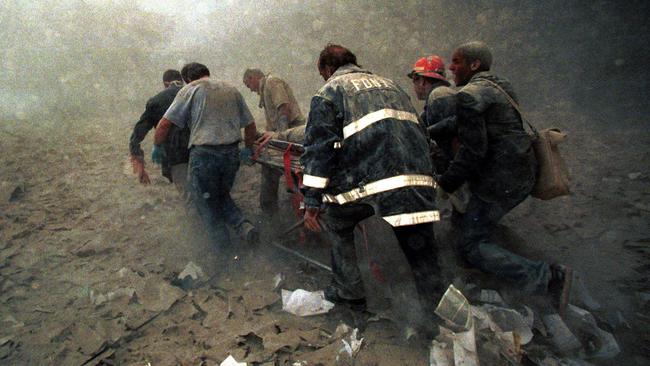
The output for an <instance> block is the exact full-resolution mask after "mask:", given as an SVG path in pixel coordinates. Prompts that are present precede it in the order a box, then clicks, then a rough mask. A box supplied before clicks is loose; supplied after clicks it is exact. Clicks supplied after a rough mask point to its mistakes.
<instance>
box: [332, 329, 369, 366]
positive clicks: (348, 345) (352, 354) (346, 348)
mask: <svg viewBox="0 0 650 366" xmlns="http://www.w3.org/2000/svg"><path fill="white" fill-rule="evenodd" d="M358 333H359V329H357V328H354V330H353V331H352V333H351V334H350V341H349V342H348V341H346V340H345V339H341V342H343V347H342V348H341V349H340V350H339V353H338V354H337V355H336V362H337V363H343V364H348V365H354V360H355V358H356V357H357V355H358V354H359V351H360V350H361V345H362V344H363V338H361V339H359V338H358Z"/></svg>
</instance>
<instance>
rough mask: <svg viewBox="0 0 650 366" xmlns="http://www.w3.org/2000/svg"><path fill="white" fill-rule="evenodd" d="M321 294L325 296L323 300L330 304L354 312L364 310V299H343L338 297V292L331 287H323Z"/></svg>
mask: <svg viewBox="0 0 650 366" xmlns="http://www.w3.org/2000/svg"><path fill="white" fill-rule="evenodd" d="M323 293H324V294H325V300H327V301H329V302H331V303H334V304H337V305H345V306H348V307H350V309H352V310H354V311H364V310H366V306H367V305H366V298H365V297H362V298H360V299H345V298H343V297H341V296H340V295H339V292H338V290H337V289H336V288H335V287H333V286H327V287H325V290H324V291H323Z"/></svg>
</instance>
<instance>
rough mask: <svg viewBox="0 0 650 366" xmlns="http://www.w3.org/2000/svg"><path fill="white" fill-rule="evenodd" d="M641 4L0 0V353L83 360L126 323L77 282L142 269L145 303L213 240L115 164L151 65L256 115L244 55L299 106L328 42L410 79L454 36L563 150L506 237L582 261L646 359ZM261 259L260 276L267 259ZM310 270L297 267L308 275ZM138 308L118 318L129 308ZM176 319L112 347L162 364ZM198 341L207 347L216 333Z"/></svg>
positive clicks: (249, 176)
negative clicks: (287, 88)
mask: <svg viewBox="0 0 650 366" xmlns="http://www.w3.org/2000/svg"><path fill="white" fill-rule="evenodd" d="M649 8H650V4H649V3H648V2H646V1H627V2H619V1H592V2H581V1H559V0H558V1H555V0H550V1H544V2H539V1H523V2H522V1H487V0H486V1H478V0H476V1H448V0H441V1H412V0H407V1H401V2H392V1H308V2H303V1H248V0H244V1H231V0H225V1H194V2H181V1H174V2H171V1H170V2H158V1H150V0H141V1H138V2H130V1H114V2H108V1H98V0H88V1H82V0H79V1H75V0H65V1H49V0H43V1H35V2H31V1H17V0H4V1H2V3H1V4H0V66H1V67H2V69H1V71H0V151H1V152H2V154H0V183H1V186H0V188H1V189H0V193H1V194H0V199H1V200H2V201H0V238H1V240H0V275H1V277H0V322H2V323H0V324H2V326H0V340H2V341H3V342H4V343H2V344H0V363H4V362H7V363H8V364H46V363H52V362H53V363H59V364H70V363H72V364H74V363H80V362H79V361H81V362H83V360H85V359H87V358H88V356H89V355H92V354H93V352H95V351H96V350H97V349H98V348H99V346H102V345H105V344H107V343H110V341H111V340H113V341H115V340H118V339H120V337H121V335H123V333H124V332H125V330H124V329H129V327H136V328H137V326H138V324H130V323H128V321H129V320H127V321H126V322H127V323H128V324H127V325H124V324H117V325H116V324H114V322H111V319H116V318H118V317H119V311H120V310H119V308H115V307H109V306H100V305H97V304H96V303H91V302H89V300H88V299H89V298H92V296H95V295H96V294H98V293H107V292H108V291H110V290H112V289H115V288H116V286H117V287H119V286H122V287H120V288H129V287H128V286H129V285H128V284H127V282H128V281H136V282H137V281H144V282H142V283H143V286H145V285H144V283H145V282H146V286H145V287H146V288H147V289H148V290H147V291H146V293H145V294H142V295H140V296H139V298H140V300H142V299H143V298H145V299H146V298H147V297H148V298H149V299H151V298H154V300H151V301H150V302H149V303H153V304H154V305H151V307H150V308H148V309H140V310H142V312H143V313H146V312H147V311H156V310H157V309H163V308H165V306H169V305H170V304H167V303H166V301H169V299H159V298H158V297H157V296H158V295H156V294H158V293H159V292H157V291H158V289H159V286H163V285H161V283H163V282H164V281H163V280H166V279H167V278H168V277H169V276H172V275H171V274H172V273H178V272H179V271H180V270H182V268H183V266H184V265H185V264H186V263H187V262H188V261H189V260H191V261H194V262H197V263H199V264H200V265H202V266H203V268H206V269H209V268H210V267H211V266H212V265H213V263H214V261H213V260H214V256H215V254H214V253H211V252H210V247H209V246H208V245H207V244H206V243H204V242H202V241H201V240H198V239H196V235H193V234H192V235H190V234H189V233H193V232H195V231H196V230H192V229H191V223H187V222H186V221H187V219H186V217H185V216H184V215H183V214H182V212H181V211H180V210H179V209H178V202H177V197H176V195H175V192H174V191H173V189H172V188H171V186H169V185H168V184H166V181H165V180H164V179H163V178H162V177H160V176H159V173H157V171H156V169H155V168H152V167H151V164H149V166H148V168H149V169H150V170H151V171H154V172H156V173H154V174H153V175H155V177H154V184H153V185H152V186H151V187H142V186H140V185H138V184H137V182H136V181H135V180H134V178H133V177H132V176H130V175H128V174H124V173H128V171H125V168H124V163H125V161H126V157H127V155H128V136H129V134H130V132H131V128H132V126H133V124H134V123H135V121H136V120H137V118H138V116H139V114H140V113H141V112H142V110H143V108H144V104H145V102H146V100H147V99H148V98H150V97H151V96H152V95H154V94H155V93H157V92H158V91H160V90H161V89H162V82H161V75H162V72H163V71H164V70H165V69H168V68H180V67H181V66H182V65H183V64H184V63H186V62H189V61H198V62H202V63H204V64H206V65H207V66H208V67H209V68H210V70H211V71H212V74H213V76H215V77H216V78H219V79H222V80H225V81H228V82H231V83H232V84H234V85H235V86H237V87H238V88H239V89H240V90H241V91H242V94H243V95H244V96H245V97H246V99H247V102H248V104H249V106H250V107H251V110H252V111H253V113H254V114H255V117H256V118H257V120H258V123H259V124H260V125H263V124H264V122H263V111H262V110H261V109H258V108H257V104H258V100H257V99H258V98H257V96H256V95H254V94H253V93H250V92H249V91H248V90H247V89H245V87H244V85H243V84H242V82H241V79H242V74H243V72H244V70H245V69H246V68H248V67H258V68H261V69H263V70H265V71H269V72H273V73H275V74H277V75H280V76H282V77H284V78H285V80H287V82H289V84H291V85H292V87H293V89H294V93H295V95H296V97H297V98H298V100H299V102H300V103H301V105H302V107H303V110H304V111H307V110H308V105H309V100H310V97H311V95H313V93H314V92H315V91H316V90H317V89H318V88H319V87H320V86H321V85H322V80H321V78H320V76H319V75H318V72H317V70H316V67H315V62H316V59H317V56H318V53H319V52H320V50H321V49H322V48H323V46H324V45H325V44H326V43H328V42H333V43H339V44H342V45H345V46H347V47H348V48H350V49H351V50H352V51H353V52H355V53H356V54H357V56H358V59H359V62H360V63H361V64H362V65H363V66H364V67H366V68H368V69H370V70H372V71H374V72H376V73H379V74H382V75H384V76H387V77H389V78H392V79H394V80H395V81H397V82H398V83H399V84H401V85H402V87H403V88H404V89H405V90H407V91H409V93H411V94H412V92H411V85H410V80H409V79H408V78H407V77H406V74H407V73H408V71H409V69H410V67H411V66H412V64H413V62H414V61H415V60H416V59H417V58H418V57H421V56H425V55H429V54H439V55H441V56H442V57H443V58H444V59H445V60H446V61H449V58H450V55H451V52H452V51H453V49H454V47H455V46H456V45H457V44H459V43H462V42H465V41H468V40H483V41H485V42H486V43H487V44H488V45H490V46H491V47H492V50H493V53H494V58H495V66H494V68H493V69H494V71H495V73H497V74H499V75H501V76H504V77H506V78H509V79H510V80H511V81H512V82H513V85H514V87H515V90H516V91H517V92H518V94H519V96H520V99H521V104H522V105H523V106H524V108H525V109H526V110H527V112H528V113H529V114H530V116H531V120H532V121H533V122H535V123H536V124H537V125H538V126H541V127H550V126H558V127H560V128H562V129H563V130H565V131H567V132H568V133H569V136H570V140H569V142H567V143H566V144H565V145H564V146H562V148H563V152H564V153H565V155H566V157H567V160H568V163H569V165H570V169H571V171H572V177H573V184H572V187H573V193H572V195H571V196H570V197H565V198H561V199H557V200H554V201H551V202H539V201H534V200H529V201H527V202H526V203H525V204H524V205H522V207H520V208H518V209H517V210H516V211H515V212H514V213H513V214H512V215H510V216H509V217H508V218H507V219H506V220H505V222H504V224H506V225H508V226H509V227H510V228H512V229H513V230H514V231H516V233H517V234H518V235H519V236H520V237H524V238H526V239H527V243H526V244H522V246H521V247H517V250H519V251H521V252H523V253H526V254H528V255H531V256H535V257H538V258H545V259H553V258H555V259H561V260H562V261H564V262H566V263H568V264H570V265H572V266H574V267H575V268H576V269H578V270H580V271H581V272H582V273H584V274H585V278H586V281H587V284H588V286H589V287H590V289H591V290H592V292H593V293H594V295H595V296H596V297H597V298H599V299H600V300H601V301H602V303H603V306H605V307H607V308H608V309H612V310H620V311H621V312H622V314H623V315H624V316H625V318H626V319H627V321H628V323H629V324H630V326H631V329H623V330H621V331H619V332H618V333H617V337H618V338H619V340H620V341H621V345H622V348H623V353H622V355H621V356H619V357H620V362H619V364H639V365H640V364H643V363H644V362H647V361H648V357H650V353H649V352H650V350H649V349H648V339H647V331H646V329H647V327H648V319H649V318H648V315H649V311H648V307H647V306H646V307H643V306H644V305H643V304H640V303H639V302H638V301H637V300H638V299H637V298H638V297H639V296H638V295H637V293H638V292H647V291H648V284H647V276H648V265H647V263H648V253H649V252H648V247H647V246H648V243H649V241H650V232H649V230H648V222H649V219H650V201H649V200H650V189H649V188H648V184H649V183H650V171H648V166H650V156H649V154H650V150H649V146H650V120H649V118H648V112H650V107H649V105H648V100H649V97H650V95H649V93H650V85H649V80H650V75H649V74H648V68H647V65H646V61H647V60H648V59H650V50H649V48H648V47H647V44H649V41H650V40H649V39H648V38H649V36H648V35H649V34H650V29H649V28H648V27H649V24H648V18H647V16H645V14H648V13H649V11H650V9H649ZM413 99H414V100H415V98H413ZM418 103H419V102H416V105H417V106H418V107H419V108H421V104H418ZM150 144H151V139H150V138H148V140H147V141H146V143H145V151H148V149H149V148H150ZM147 158H148V157H147ZM240 175H241V176H240V177H239V178H238V184H237V187H236V197H237V199H238V200H239V201H240V202H242V205H243V206H244V209H245V210H246V211H247V212H249V213H250V214H251V215H257V214H258V212H257V211H258V209H257V206H256V205H257V204H256V195H257V181H256V179H257V176H258V173H257V171H256V170H255V169H254V168H247V169H243V170H242V171H241V172H240ZM206 253H207V254H206ZM324 258H327V257H326V255H325V256H324ZM275 265H276V264H273V265H271V264H269V266H271V267H272V268H269V269H268V271H269V273H275V272H278V271H279V269H278V268H276V267H273V266H275ZM262 267H263V266H262ZM124 268H126V269H125V270H123V269H124ZM263 270H264V268H260V269H258V271H262V272H261V273H264V272H263ZM207 271H208V272H210V270H207ZM246 271H247V269H245V268H244V269H242V273H245V272H246ZM133 273H135V275H134V276H135V278H136V279H134V280H130V279H129V280H128V281H127V280H126V279H125V278H127V279H128V278H130V277H129V276H131V275H132V274H133ZM258 275H259V276H267V275H268V274H261V275H260V272H256V274H255V276H258ZM314 276H316V275H314ZM137 278H139V279H137ZM243 278H245V276H244V275H242V277H240V278H239V279H240V280H241V279H243ZM315 278H316V279H313V280H309V281H315V282H314V283H318V281H323V279H319V278H317V277H315ZM154 280H155V281H154ZM300 280H304V278H296V279H295V281H296V283H295V285H296V286H298V285H300ZM120 281H122V282H124V283H122V282H120ZM233 281H235V282H236V281H237V279H234V280H233ZM242 281H243V280H242ZM116 283H119V284H120V285H119V286H118V285H116ZM129 283H130V282H129ZM165 283H166V282H165ZM147 286H148V287H147ZM233 287H237V286H236V285H233ZM163 290H164V291H163ZM160 291H161V293H162V292H165V291H168V290H167V289H166V287H165V288H163V289H162V290H160ZM169 291H172V290H169ZM172 292H173V291H172ZM91 293H92V294H93V295H92V296H91V295H90V294H91ZM181 296H185V295H180V294H179V296H178V298H181ZM176 299H177V298H173V300H172V302H173V301H176ZM141 302H144V303H147V301H146V300H142V301H141ZM127 305H128V304H124V307H125V308H128V306H127ZM195 305H196V302H195V303H194V305H192V302H191V301H190V302H189V305H188V306H190V307H191V308H193V306H195ZM199 308H200V307H199ZM64 310H65V311H64ZM140 310H137V311H140ZM133 311H135V310H133ZM187 311H191V309H190V310H187ZM202 311H203V310H202ZM198 313H199V314H201V312H198ZM79 315H83V316H81V317H79ZM122 315H124V314H122ZM185 315H186V314H185ZM138 316H139V315H136V314H135V313H133V314H131V313H129V316H128V317H127V318H129V319H131V320H133V321H135V322H136V323H137V321H136V320H137V319H146V317H145V316H142V317H138ZM203 316H204V315H203ZM199 317H200V316H199ZM82 319H85V320H84V321H82ZM134 319H136V320H134ZM179 322H180V320H179ZM113 327H115V328H113ZM179 329H181V330H179ZM179 329H172V330H170V331H168V333H166V334H172V335H178V334H181V335H182V336H179V337H177V339H175V340H173V341H169V339H168V340H167V341H165V340H164V339H165V338H170V339H171V338H174V337H172V336H169V335H168V336H166V337H165V336H160V337H158V336H157V335H153V333H152V334H149V335H147V337H149V338H146V337H145V338H146V339H147V341H142V342H141V343H138V342H137V341H136V342H135V343H133V344H132V345H130V347H131V348H130V349H131V350H132V351H133V352H130V351H129V352H127V351H124V350H122V351H118V352H117V353H116V355H117V356H116V357H117V359H118V360H121V361H122V363H129V362H141V361H142V360H158V361H159V362H162V363H160V364H165V362H164V360H166V359H164V358H162V357H164V356H163V354H164V352H163V351H161V350H159V349H155V347H153V348H151V349H149V350H147V347H149V345H150V344H152V343H156V342H160V344H164V345H165V346H164V347H169V346H170V343H165V342H177V343H175V344H173V347H174V348H175V349H181V350H185V351H179V352H180V354H181V356H178V357H181V358H182V357H186V356H187V357H188V359H189V358H191V356H192V355H194V356H197V355H200V352H199V351H197V350H196V347H197V346H196V339H192V338H191V337H189V338H188V336H187V334H188V332H189V331H187V329H186V328H183V327H181V328H179ZM196 332H198V331H195V334H198V333H196ZM159 333H160V332H159ZM156 337H158V338H156ZM197 337H198V336H197ZM195 338H196V337H195ZM206 339H207V335H206ZM153 340H155V342H154V341H153ZM201 342H208V341H201ZM199 343H200V342H199ZM206 344H207V346H206ZM164 347H162V348H164ZM220 347H221V348H220ZM200 348H201V349H203V350H208V351H206V352H208V353H209V352H210V351H209V350H210V349H212V352H215V354H216V353H218V352H217V350H222V349H223V345H219V344H209V343H202V345H201V347H200ZM147 352H149V353H147ZM219 352H221V351H219ZM422 352H424V351H421V352H420V356H421V354H422ZM416 354H417V352H416ZM219 356H220V354H219ZM210 357H212V356H210ZM214 357H215V358H217V355H215V356H214ZM423 359H424V358H423ZM177 361H178V359H177ZM178 362H180V361H178ZM415 364H418V363H415Z"/></svg>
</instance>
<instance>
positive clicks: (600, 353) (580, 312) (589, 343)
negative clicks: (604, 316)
mask: <svg viewBox="0 0 650 366" xmlns="http://www.w3.org/2000/svg"><path fill="white" fill-rule="evenodd" d="M566 317H567V323H568V325H569V326H570V327H571V329H573V330H574V331H575V332H576V333H577V334H578V335H579V336H580V338H583V343H584V344H585V349H586V350H587V355H588V356H589V357H590V358H600V359H608V358H613V357H615V356H616V355H618V354H619V353H620V352H621V349H620V347H619V346H618V343H617V342H616V339H615V338H614V336H613V335H612V334H611V333H609V332H606V331H604V330H602V329H600V328H599V327H598V325H597V324H596V319H595V318H594V316H593V315H591V313H589V312H588V311H587V310H584V309H581V308H579V307H577V306H573V305H569V306H568V308H567V315H566Z"/></svg>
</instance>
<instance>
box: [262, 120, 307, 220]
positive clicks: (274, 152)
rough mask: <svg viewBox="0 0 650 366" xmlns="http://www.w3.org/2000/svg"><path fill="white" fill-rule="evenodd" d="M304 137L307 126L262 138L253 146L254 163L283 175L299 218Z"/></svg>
mask: <svg viewBox="0 0 650 366" xmlns="http://www.w3.org/2000/svg"><path fill="white" fill-rule="evenodd" d="M304 135H305V126H299V127H295V128H290V129H288V130H286V131H283V132H280V133H274V134H270V135H267V136H265V137H262V138H260V139H258V140H257V141H255V143H254V144H253V151H254V153H253V157H252V160H253V162H255V163H258V164H261V165H263V166H265V167H267V168H270V169H273V170H276V171H278V172H280V173H282V175H283V176H284V179H285V181H286V184H287V189H288V190H289V191H290V192H291V203H292V206H293V209H294V211H295V213H296V216H298V217H301V216H302V214H301V212H300V209H301V205H302V202H303V196H302V193H301V192H300V186H301V185H302V167H301V165H300V156H301V155H302V153H303V152H304V151H305V150H304V147H303V145H302V141H303V139H304Z"/></svg>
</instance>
